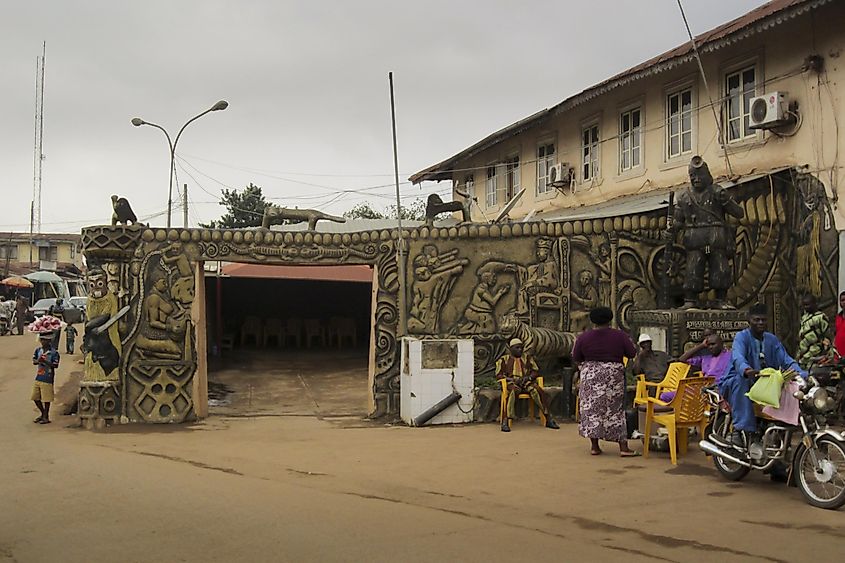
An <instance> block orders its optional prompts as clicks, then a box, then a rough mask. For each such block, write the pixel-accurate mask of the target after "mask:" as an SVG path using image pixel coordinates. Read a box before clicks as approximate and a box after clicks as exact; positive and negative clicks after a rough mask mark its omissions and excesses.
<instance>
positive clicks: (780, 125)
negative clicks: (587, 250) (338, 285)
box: [411, 0, 845, 304]
mask: <svg viewBox="0 0 845 563" xmlns="http://www.w3.org/2000/svg"><path fill="white" fill-rule="evenodd" d="M842 22H845V2H842V1H839V0H774V1H772V2H769V3H767V4H765V5H763V6H761V7H759V8H757V9H755V10H753V11H751V12H748V13H747V14H745V15H743V16H742V17H739V18H737V19H735V20H733V21H730V22H728V23H725V24H723V25H721V26H719V27H717V28H715V29H712V30H710V31H707V32H705V33H702V34H700V35H698V36H697V37H696V38H695V42H694V43H695V44H694V45H693V44H692V43H690V42H687V43H685V44H683V45H681V46H679V47H677V48H675V49H672V50H670V51H667V52H666V53H663V54H661V55H658V56H656V57H654V58H652V59H649V60H647V61H645V62H643V63H642V64H639V65H637V66H635V67H633V68H630V69H628V70H626V71H624V72H622V73H620V74H617V75H616V76H613V77H610V78H608V79H607V80H605V81H603V82H601V83H599V84H596V85H594V86H591V87H589V88H587V89H585V90H584V91H582V92H580V93H578V94H576V95H574V96H571V97H569V98H567V99H565V100H563V101H562V102H560V103H559V104H557V105H555V106H554V107H551V108H547V109H544V110H542V111H539V112H537V113H535V114H533V115H531V116H530V117H527V118H525V119H523V120H521V121H518V122H517V123H514V124H512V125H509V126H507V127H505V128H504V129H501V130H499V131H497V132H495V133H493V134H491V135H489V136H488V137H486V138H484V139H482V140H481V141H479V142H477V143H475V144H474V145H472V146H470V147H468V148H466V149H464V150H462V151H461V152H459V153H457V154H455V155H453V156H451V157H449V158H447V159H446V160H444V161H442V162H440V163H438V164H435V165H433V166H431V167H429V168H427V169H425V170H422V171H420V172H418V173H416V174H414V175H413V176H412V177H411V180H412V181H413V182H414V183H420V182H423V181H442V180H448V181H451V182H453V185H454V187H455V188H456V189H458V190H460V191H464V190H468V191H469V192H470V193H471V194H472V195H473V196H474V197H475V199H476V202H477V204H476V203H474V204H473V213H472V214H473V220H479V221H485V220H489V219H490V218H492V217H495V216H496V215H497V214H498V213H499V212H500V211H501V210H502V207H503V206H505V205H506V204H507V203H508V202H509V201H510V200H511V199H512V198H513V196H514V195H516V194H518V193H519V192H520V191H521V190H522V189H524V194H523V195H522V197H521V198H520V199H519V201H518V202H517V203H516V205H515V206H514V207H513V209H512V210H511V211H510V218H511V219H512V220H515V221H520V220H526V219H527V220H531V219H534V220H546V221H553V222H559V221H571V220H576V219H591V218H592V219H597V218H598V219H601V218H612V217H618V216H623V215H626V214H630V213H635V212H647V211H654V210H659V209H665V208H666V206H667V204H668V198H667V195H668V193H669V192H670V191H672V190H677V189H679V188H681V187H683V185H684V184H687V183H688V176H687V174H688V172H687V166H688V164H689V162H690V159H691V157H692V156H693V155H701V156H702V157H703V158H704V159H705V161H707V162H708V164H709V167H710V170H711V171H712V172H713V175H714V177H717V180H718V181H721V183H722V185H724V186H735V189H736V190H739V191H738V192H737V193H741V192H742V190H745V189H749V188H748V186H753V188H750V189H756V190H757V192H758V193H759V192H761V191H763V192H765V191H771V195H772V197H771V198H768V199H767V198H766V195H765V193H763V194H762V195H761V196H759V197H758V198H757V200H756V203H757V204H758V205H762V206H763V209H762V210H761V211H765V210H766V209H771V210H772V211H773V213H769V215H771V216H775V217H776V216H777V215H778V213H777V209H776V204H777V201H778V200H777V199H776V198H775V197H774V192H775V191H776V190H778V189H787V192H784V197H785V198H787V199H788V198H789V197H791V196H790V195H789V194H790V193H792V192H796V193H798V195H799V196H800V200H801V202H802V203H801V204H800V205H799V206H798V208H799V209H798V210H795V211H794V213H799V214H800V208H801V207H802V206H803V207H805V208H808V209H809V208H811V207H813V206H816V205H822V206H823V207H824V208H825V209H824V213H823V214H822V215H821V218H820V219H811V220H810V219H807V218H806V217H803V218H802V217H796V218H795V221H796V222H795V223H794V225H796V226H798V227H799V228H803V227H806V229H804V230H807V231H808V232H809V233H810V234H809V235H808V236H810V237H811V238H812V237H816V238H820V237H821V238H823V237H824V236H825V233H826V232H828V231H830V232H829V233H827V234H828V238H829V239H830V237H831V236H832V237H833V241H834V246H835V245H836V242H835V241H836V231H837V230H838V231H839V232H841V231H842V230H843V228H845V210H843V209H842V208H840V207H839V205H838V198H839V185H840V183H841V182H842V181H843V179H845V177H843V168H842V164H841V161H840V158H842V157H845V137H843V134H842V132H841V131H840V126H842V127H845V107H844V106H843V96H842V92H843V87H842V84H843V81H845V65H843V62H842V60H841V57H842V55H843V50H844V49H845V29H843V26H842ZM619 48H624V46H623V45H621V44H620V45H619ZM456 127H460V123H456ZM786 184H789V186H786ZM819 195H826V196H827V198H826V201H824V202H823V204H819V199H820V198H819V197H818V196H819ZM456 197H459V196H456ZM760 198H762V199H760ZM821 199H824V198H821ZM784 201H786V200H784ZM746 203H747V202H746ZM754 206H755V204H754V203H751V204H750V205H749V209H748V211H749V213H747V216H749V215H750V217H747V219H746V221H752V220H753V219H755V218H760V217H762V215H763V214H761V213H756V212H755V211H754V209H753V208H754ZM769 206H771V207H769ZM758 216H759V217H758ZM769 219H773V217H769ZM807 221H810V222H809V223H807ZM818 223H820V224H818ZM799 230H800V229H799ZM817 231H821V233H819V232H817ZM564 232H566V229H564ZM575 234H578V233H575ZM587 234H589V233H587ZM842 241H843V239H842V237H841V236H840V238H839V245H840V246H841V244H842ZM802 243H806V241H796V242H795V244H796V245H797V246H799V247H800V246H801V245H802ZM818 245H819V243H817V244H816V245H815V246H816V247H817V246H818ZM808 252H810V253H811V254H812V253H815V254H816V255H818V254H820V252H819V251H818V249H817V248H815V247H813V248H811V249H810V250H809V251H808ZM820 261H821V262H822V263H823V266H822V270H824V267H825V265H826V266H830V267H831V268H832V269H833V271H832V272H828V274H829V275H830V276H831V277H832V278H833V279H831V280H830V281H831V282H832V284H831V285H833V286H834V287H833V288H832V289H833V291H832V293H834V294H835V289H836V286H838V287H839V288H843V287H845V275H843V272H842V270H841V267H840V266H838V265H836V264H833V260H828V259H827V258H826V257H825V258H821V259H820ZM799 262H800V259H799ZM837 262H838V261H837ZM799 268H800V265H799ZM822 275H824V272H822ZM810 285H813V284H810ZM799 289H801V290H806V289H807V288H799ZM811 289H813V288H811ZM814 289H816V290H819V291H820V287H819V286H818V284H816V287H815V288H814ZM819 291H815V292H816V293H819ZM739 301H740V300H737V304H741V303H739Z"/></svg>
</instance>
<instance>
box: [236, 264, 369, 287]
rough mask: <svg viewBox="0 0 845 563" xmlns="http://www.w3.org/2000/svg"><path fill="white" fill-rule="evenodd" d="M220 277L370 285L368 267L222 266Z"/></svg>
mask: <svg viewBox="0 0 845 563" xmlns="http://www.w3.org/2000/svg"><path fill="white" fill-rule="evenodd" d="M222 270H223V271H222V275H223V276H224V277H231V278H262V279H280V280H312V281H339V282H355V283H372V282H373V269H372V268H370V267H369V266H357V265H354V266H353V265H350V266H274V265H269V264H234V263H230V264H224V265H223V268H222Z"/></svg>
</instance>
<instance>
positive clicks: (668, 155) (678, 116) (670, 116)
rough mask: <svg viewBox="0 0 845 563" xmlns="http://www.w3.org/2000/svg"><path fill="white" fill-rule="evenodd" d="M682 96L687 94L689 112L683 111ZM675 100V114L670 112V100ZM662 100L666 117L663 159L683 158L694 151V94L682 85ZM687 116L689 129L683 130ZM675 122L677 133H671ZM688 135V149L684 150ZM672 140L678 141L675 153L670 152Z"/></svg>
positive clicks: (686, 86)
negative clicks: (685, 138)
mask: <svg viewBox="0 0 845 563" xmlns="http://www.w3.org/2000/svg"><path fill="white" fill-rule="evenodd" d="M684 94H689V110H684V109H683V108H684V104H683V100H684ZM673 98H677V100H678V106H677V107H678V110H677V112H675V113H673V112H672V99H673ZM663 100H664V102H663V103H664V112H665V115H666V125H665V127H666V135H665V137H664V139H665V141H664V142H665V143H666V149H665V151H664V158H665V159H666V160H667V161H669V160H675V159H678V158H683V157H684V156H686V155H689V154H693V152H694V151H695V125H696V123H695V121H696V120H695V116H696V107H695V92H694V90H693V88H692V86H691V85H684V86H681V87H678V88H675V89H673V90H670V91H668V92H667V93H666V95H665V96H664V98H663ZM685 114H687V117H688V118H689V119H688V123H689V128H688V129H685V128H684V116H685ZM675 121H677V124H678V130H677V133H673V132H672V125H673V122H675ZM685 135H689V147H688V148H684V136H685ZM673 138H677V141H678V149H677V152H673V150H672V140H673Z"/></svg>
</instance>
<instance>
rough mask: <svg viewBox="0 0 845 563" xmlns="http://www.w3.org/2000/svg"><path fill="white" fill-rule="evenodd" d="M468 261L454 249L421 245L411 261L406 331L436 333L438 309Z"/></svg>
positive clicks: (443, 303)
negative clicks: (459, 256) (411, 270)
mask: <svg viewBox="0 0 845 563" xmlns="http://www.w3.org/2000/svg"><path fill="white" fill-rule="evenodd" d="M467 264H469V260H468V259H467V258H458V249H457V248H455V249H452V250H449V251H447V252H444V253H442V254H438V250H437V247H436V246H434V245H433V244H427V245H425V246H423V248H422V251H421V252H420V253H419V254H418V255H417V256H415V257H414V260H413V262H412V268H413V281H412V282H411V307H410V311H409V313H408V332H410V333H412V334H438V333H439V328H440V326H439V325H440V312H441V311H442V310H443V306H444V305H445V304H446V300H447V299H448V298H449V296H450V295H451V292H452V288H453V287H454V285H455V281H456V280H457V277H458V276H460V275H461V273H462V272H463V270H464V267H465V266H466V265H467Z"/></svg>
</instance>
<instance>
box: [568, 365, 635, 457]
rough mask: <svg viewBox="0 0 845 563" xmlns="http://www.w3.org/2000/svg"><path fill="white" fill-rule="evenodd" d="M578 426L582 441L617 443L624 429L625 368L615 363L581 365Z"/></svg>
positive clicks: (623, 435) (622, 437)
mask: <svg viewBox="0 0 845 563" xmlns="http://www.w3.org/2000/svg"><path fill="white" fill-rule="evenodd" d="M578 397H579V403H580V407H581V408H580V414H581V423H580V424H579V426H578V433H579V434H581V436H584V437H585V438H598V439H599V440H607V441H609V442H619V441H621V440H624V439H625V438H626V437H627V431H626V428H625V368H624V366H623V365H622V364H621V363H616V362H584V363H582V364H581V384H580V387H579V391H578Z"/></svg>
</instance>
